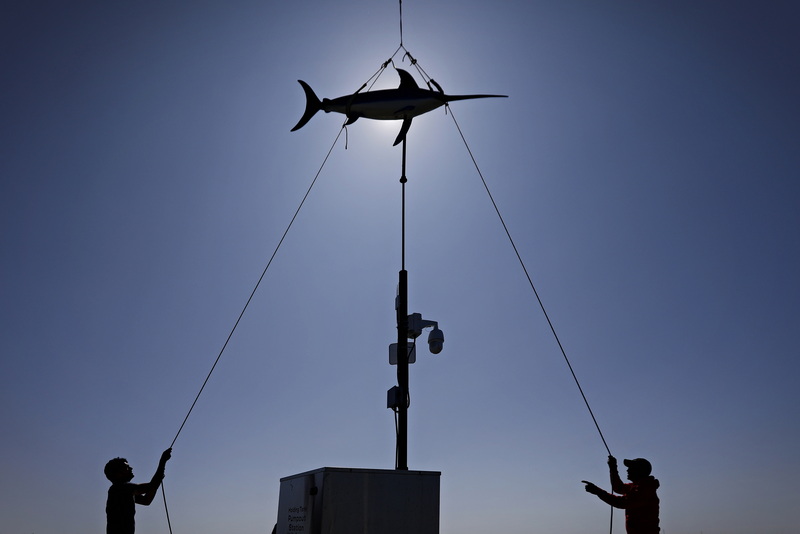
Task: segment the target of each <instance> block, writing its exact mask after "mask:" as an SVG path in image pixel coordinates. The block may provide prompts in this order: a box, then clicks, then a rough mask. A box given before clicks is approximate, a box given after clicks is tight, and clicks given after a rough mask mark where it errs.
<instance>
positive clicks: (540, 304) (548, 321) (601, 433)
mask: <svg viewBox="0 0 800 534" xmlns="http://www.w3.org/2000/svg"><path fill="white" fill-rule="evenodd" d="M445 106H446V107H449V106H448V105H447V104H445ZM450 116H451V117H452V118H453V124H455V125H456V129H457V130H458V134H459V135H460V136H461V140H462V141H463V142H464V146H465V147H466V149H467V152H468V153H469V157H470V159H472V164H473V165H474V166H475V170H476V171H477V172H478V176H480V178H481V182H483V187H484V189H486V194H487V195H489V200H490V201H491V202H492V206H494V210H495V212H496V213H497V217H498V218H499V219H500V224H502V225H503V230H505V232H506V236H507V237H508V240H509V242H510V243H511V248H513V249H514V254H516V255H517V260H518V261H519V264H520V266H521V267H522V270H523V272H524V273H525V277H526V278H527V279H528V284H529V285H530V286H531V289H532V290H533V294H534V295H535V296H536V300H537V302H538V303H539V307H540V308H541V309H542V313H543V314H544V318H545V319H546V320H547V324H548V326H549V327H550V331H551V332H552V333H553V337H554V338H555V340H556V343H557V344H558V348H559V350H560V351H561V355H562V356H563V357H564V361H565V362H566V363H567V367H568V368H569V372H570V373H571V374H572V379H573V380H574V381H575V385H576V386H578V391H580V393H581V397H582V398H583V403H584V404H585V405H586V409H587V410H589V415H591V416H592V421H593V422H594V426H595V428H597V433H598V434H600V439H601V440H602V441H603V446H604V447H605V448H606V452H608V454H609V456H610V455H611V449H609V448H608V443H606V438H605V437H604V436H603V431H602V430H600V425H599V424H598V423H597V418H596V417H595V416H594V412H593V411H592V407H591V406H590V405H589V400H588V399H587V398H586V394H585V393H584V392H583V388H582V387H581V383H580V381H579V380H578V376H577V375H576V374H575V370H574V369H573V368H572V364H571V363H570V361H569V358H568V357H567V351H565V350H564V345H562V344H561V340H560V339H559V337H558V334H557V333H556V329H555V326H553V321H551V320H550V316H549V315H548V314H547V310H546V309H545V307H544V303H543V302H542V299H541V297H540V296H539V292H538V291H537V290H536V286H535V285H534V284H533V280H532V279H531V275H530V274H529V273H528V268H527V267H526V266H525V262H524V261H522V256H521V255H520V253H519V250H518V249H517V245H516V244H515V243H514V239H513V238H512V237H511V232H510V231H509V230H508V226H507V225H506V221H505V220H504V219H503V215H502V214H501V213H500V208H498V207H497V203H496V202H495V201H494V197H493V196H492V192H491V191H489V186H488V185H487V183H486V179H484V177H483V173H482V172H481V170H480V168H479V167H478V162H477V161H475V156H474V155H473V154H472V150H471V149H470V148H469V144H468V143H467V140H466V138H465V137H464V133H463V132H462V131H461V127H460V126H459V125H458V121H457V120H456V117H455V115H453V110H450Z"/></svg>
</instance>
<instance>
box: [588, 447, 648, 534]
mask: <svg viewBox="0 0 800 534" xmlns="http://www.w3.org/2000/svg"><path fill="white" fill-rule="evenodd" d="M623 463H624V464H625V467H627V468H628V480H630V481H631V483H630V484H625V483H623V482H622V480H621V479H620V478H619V473H618V472H617V459H616V458H614V457H613V456H609V457H608V470H609V474H610V476H611V491H613V492H614V493H619V495H612V494H610V493H608V492H606V491H604V490H602V489H600V488H598V487H597V486H595V485H594V484H592V483H591V482H587V481H585V480H582V481H581V482H583V483H584V484H586V491H588V492H589V493H593V494H594V495H597V496H598V497H599V498H600V500H601V501H603V502H605V503H607V504H610V505H611V506H613V507H615V508H623V509H624V510H625V531H626V532H627V533H628V534H658V533H659V532H660V531H661V529H660V528H659V526H658V504H659V501H658V495H656V490H657V489H658V486H659V485H660V484H659V482H658V480H657V479H655V478H653V476H652V475H651V474H650V473H651V472H652V470H653V468H652V466H651V465H650V462H648V461H647V460H645V459H644V458H636V459H634V460H623Z"/></svg>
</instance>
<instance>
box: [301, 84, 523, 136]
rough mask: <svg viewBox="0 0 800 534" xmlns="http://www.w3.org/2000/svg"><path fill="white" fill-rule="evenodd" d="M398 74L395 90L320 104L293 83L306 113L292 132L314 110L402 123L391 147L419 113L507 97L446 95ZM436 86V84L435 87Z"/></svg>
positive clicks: (354, 118) (307, 88) (309, 91)
mask: <svg viewBox="0 0 800 534" xmlns="http://www.w3.org/2000/svg"><path fill="white" fill-rule="evenodd" d="M396 70H397V73H398V74H399V75H400V86H399V87H398V88H397V89H381V90H378V91H367V92H366V93H355V94H352V95H346V96H340V97H339V98H334V99H333V100H330V99H328V98H323V99H322V101H320V99H319V98H318V97H317V95H316V94H314V90H313V89H311V86H309V85H308V84H307V83H306V82H304V81H303V80H297V81H298V82H299V83H300V86H301V87H302V88H303V91H305V93H306V110H305V113H303V116H302V117H301V118H300V120H299V121H298V123H297V124H296V125H295V127H294V128H292V131H293V132H294V131H295V130H299V129H300V128H302V127H303V126H305V125H306V123H307V122H308V121H310V120H311V117H313V116H314V115H315V114H316V113H317V112H318V111H320V110H322V111H324V112H325V113H330V112H331V111H335V112H336V113H342V114H344V115H345V116H346V117H347V122H346V123H345V125H347V124H353V123H354V122H355V121H357V120H358V119H359V118H361V117H364V118H365V119H375V120H402V121H403V125H402V126H401V127H400V133H398V134H397V138H396V139H395V140H394V146H396V145H398V144H399V143H400V142H401V141H403V140H404V139H405V137H406V134H407V133H408V129H409V128H411V120H412V119H413V118H414V117H416V116H418V115H422V114H423V113H427V112H429V111H431V110H434V109H436V108H438V107H440V106H443V105H444V104H446V103H448V102H454V101H456V100H471V99H474V98H506V97H507V96H508V95H446V94H444V92H442V91H431V90H429V89H420V87H419V86H418V85H417V82H416V81H415V80H414V77H413V76H411V75H410V74H409V73H408V72H406V71H404V70H402V69H396ZM437 87H438V85H437Z"/></svg>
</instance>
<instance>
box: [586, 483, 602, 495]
mask: <svg viewBox="0 0 800 534" xmlns="http://www.w3.org/2000/svg"><path fill="white" fill-rule="evenodd" d="M581 483H583V484H586V488H584V489H586V492H587V493H591V494H592V495H597V494H599V493H600V492H601V491H603V490H601V489H600V488H598V487H597V486H595V485H594V484H592V483H591V482H589V481H587V480H581Z"/></svg>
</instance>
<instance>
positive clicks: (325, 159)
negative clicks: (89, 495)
mask: <svg viewBox="0 0 800 534" xmlns="http://www.w3.org/2000/svg"><path fill="white" fill-rule="evenodd" d="M343 130H345V127H344V125H342V127H341V129H340V130H339V133H338V134H336V138H335V139H334V140H333V143H332V144H331V147H330V149H328V153H327V154H326V155H325V158H324V159H323V160H322V164H321V165H320V166H319V169H318V170H317V173H316V174H315V175H314V179H313V180H311V184H310V185H309V186H308V189H307V190H306V193H305V195H303V198H302V200H301V201H300V205H299V206H297V209H296V210H295V212H294V215H292V218H291V220H290V221H289V224H288V225H287V226H286V230H284V231H283V235H282V236H281V238H280V240H279V241H278V244H277V246H276V247H275V250H274V251H273V252H272V256H270V258H269V261H268V262H267V266H266V267H264V270H263V271H262V272H261V276H259V278H258V281H257V282H256V285H255V287H254V288H253V291H252V292H250V296H249V297H248V298H247V302H245V304H244V307H243V308H242V311H241V313H239V317H237V319H236V322H235V323H234V325H233V328H231V331H230V333H229V334H228V337H227V338H226V339H225V343H224V344H223V345H222V349H220V351H219V354H217V359H216V360H214V365H212V366H211V370H210V371H209V372H208V375H206V379H205V380H204V381H203V385H202V386H200V391H198V392H197V395H196V396H195V398H194V401H193V402H192V405H191V406H190V407H189V411H188V412H187V413H186V417H184V418H183V422H182V423H181V426H180V428H179V429H178V432H177V433H176V434H175V437H174V438H173V439H172V443H171V444H170V448H172V447H173V446H174V445H175V442H176V441H177V440H178V436H180V435H181V431H182V430H183V427H184V426H185V425H186V421H188V420H189V416H190V415H191V414H192V411H193V410H194V407H195V405H196V404H197V401H198V399H200V395H201V394H202V393H203V390H204V389H205V387H206V384H208V381H209V379H210V378H211V374H212V373H213V372H214V369H216V367H217V364H218V363H219V360H220V358H222V354H223V353H224V352H225V349H226V348H227V346H228V343H229V342H230V340H231V338H232V337H233V333H234V332H235V331H236V328H237V327H238V326H239V323H240V322H241V320H242V317H244V314H245V312H246V311H247V308H248V306H250V302H251V301H252V300H253V296H255V294H256V291H257V290H258V287H259V285H261V281H262V280H264V276H265V275H266V274H267V271H268V270H269V268H270V266H271V265H272V261H273V260H274V259H275V256H276V255H277V254H278V250H279V249H280V248H281V245H282V244H283V241H284V239H286V235H287V234H288V233H289V230H290V229H291V228H292V225H293V224H294V221H295V220H296V219H297V216H298V215H299V213H300V210H301V209H302V208H303V205H304V204H305V202H306V199H308V196H309V195H310V194H311V189H312V188H313V187H314V184H316V182H317V179H318V178H319V175H320V174H321V173H322V169H323V168H324V167H325V164H326V163H327V162H328V158H329V157H330V155H331V153H332V152H333V149H334V147H335V146H336V143H337V142H338V141H339V137H341V135H342V131H343ZM161 496H162V497H163V499H164V510H165V511H166V514H167V526H168V527H169V532H170V534H172V524H171V522H170V519H169V508H168V506H167V495H166V492H165V491H164V482H163V481H162V482H161Z"/></svg>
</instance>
